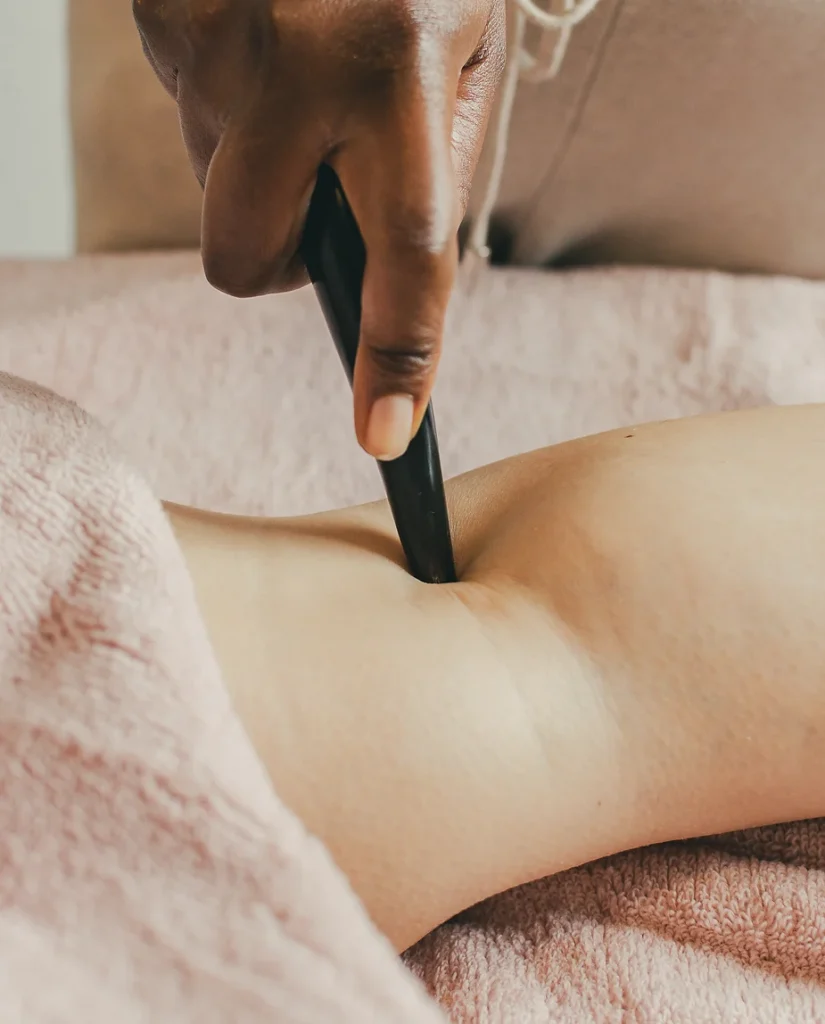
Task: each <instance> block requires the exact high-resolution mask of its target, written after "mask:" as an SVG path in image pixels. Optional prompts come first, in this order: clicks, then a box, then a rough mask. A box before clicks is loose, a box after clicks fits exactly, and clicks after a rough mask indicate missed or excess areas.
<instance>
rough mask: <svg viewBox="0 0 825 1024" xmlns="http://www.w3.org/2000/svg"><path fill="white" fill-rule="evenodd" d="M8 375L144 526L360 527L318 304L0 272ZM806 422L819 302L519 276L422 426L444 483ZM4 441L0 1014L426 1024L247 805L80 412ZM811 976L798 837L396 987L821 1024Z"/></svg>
mask: <svg viewBox="0 0 825 1024" xmlns="http://www.w3.org/2000/svg"><path fill="white" fill-rule="evenodd" d="M0 360H2V362H1V363H0V365H2V366H4V367H5V368H7V369H10V370H12V371H13V372H15V373H18V374H21V375H23V376H26V377H31V378H33V379H36V380H38V381H40V382H42V383H45V384H48V385H50V386H52V387H55V388H56V389H57V390H59V391H60V392H61V393H63V394H66V395H68V396H70V397H72V398H75V399H77V400H79V401H81V402H82V403H83V404H84V405H85V406H87V407H88V408H89V409H91V410H92V411H94V412H95V413H96V414H97V415H99V416H100V417H101V419H103V421H104V422H105V423H106V425H107V426H108V427H110V428H111V430H112V432H113V433H114V434H115V435H116V436H117V438H118V440H119V442H120V443H121V444H122V445H123V447H124V448H126V449H127V450H128V452H129V453H130V456H131V458H132V460H133V461H134V462H135V463H136V464H137V465H139V466H140V467H141V469H142V470H143V471H144V472H145V473H146V474H147V476H148V477H149V478H150V480H151V482H152V484H153V485H154V487H156V488H157V489H158V491H159V492H160V493H161V494H162V495H163V496H164V497H169V498H174V499H177V500H181V501H189V502H193V503H197V504H203V505H208V506H212V507H218V508H226V509H233V510H237V511H248V512H271V513H284V512H300V511H308V510H312V509H316V508H321V507H325V506H330V505H337V504H344V503H347V502H351V501H355V500H360V499H361V498H365V497H371V496H376V495H377V494H378V493H379V487H378V485H377V481H376V479H375V474H374V467H373V466H372V465H371V463H370V462H369V460H368V459H366V458H361V457H360V456H359V455H358V453H357V452H356V451H355V449H354V447H353V445H352V441H351V434H350V432H349V403H348V395H347V392H346V387H345V385H344V383H343V377H342V372H341V369H340V367H339V366H338V364H337V361H336V357H335V355H334V352H333V351H332V346H331V344H330V342H329V340H328V338H327V337H326V335H325V333H324V328H323V325H322V323H321V320H320V317H319V316H318V313H317V310H316V309H315V305H314V301H313V299H312V296H311V295H310V294H309V293H299V294H297V295H291V296H286V297H282V298H278V299H272V300H261V301H256V302H248V303H238V302H233V301H231V300H229V299H226V298H224V297H222V296H220V295H217V294H215V293H213V292H211V291H210V290H209V289H208V288H207V287H206V286H205V285H204V284H203V282H202V279H201V275H200V272H199V269H198V266H197V259H196V257H193V256H188V255H183V256H161V257H150V258H146V257H143V258H126V259H122V258H121V259H100V260H81V261H76V262H74V263H72V264H68V265H64V266H49V265H9V266H7V267H5V268H0ZM810 400H825V285H820V284H814V283H805V282H797V281H789V280H760V279H757V278H746V279H735V278H730V277H725V276H721V275H715V274H699V273H681V272H658V271H644V270H636V271H621V270H616V271H605V272H602V271H590V272H584V273H575V274H565V275H558V276H554V275H545V274H538V273H529V272H510V271H508V272H496V273H491V274H490V275H488V276H487V277H486V278H484V279H483V281H482V282H481V285H480V286H479V287H478V288H477V290H476V292H475V293H474V295H472V296H471V297H468V296H466V295H462V294H459V295H458V296H457V299H456V303H455V308H454V310H453V331H452V334H451V344H450V346H449V347H448V350H447V353H446V357H445V363H444V370H443V374H442V379H441V384H440V387H439V394H438V397H437V403H438V404H437V413H438V419H439V429H440V435H441V440H442V448H443V455H444V459H445V463H446V466H447V468H448V470H449V471H450V472H454V471H457V470H459V469H463V468H466V467H468V466H470V465H474V464H478V463H479V462H482V461H489V460H491V459H493V458H497V457H500V456H503V455H507V454H510V453H512V452H514V451H518V450H523V449H525V448H528V447H533V446H537V445H541V444H546V443H548V442H551V441H555V440H560V439H562V438H564V437H569V436H572V435H575V434H579V433H583V432H587V431H591V430H596V429H602V428H606V427H610V426H613V425H616V424H618V423H624V422H628V421H638V420H643V419H650V418H658V417H663V416H674V415H685V414H690V413H695V412H701V411H703V410H710V409H724V408H734V407H737V406H742V405H754V404H764V403H767V402H785V403H791V402H799V401H810ZM38 409H39V411H37V410H38ZM2 416H3V420H2V424H0V426H1V427H2V434H0V444H3V445H4V449H3V451H4V459H3V460H0V464H4V468H3V469H2V472H3V473H4V480H3V484H2V488H0V497H2V498H3V499H4V500H3V503H2V504H0V515H1V516H2V521H1V522H0V529H3V530H5V532H6V543H5V544H4V545H3V546H2V548H0V550H3V551H4V553H5V554H6V557H7V558H8V559H9V560H10V561H11V560H14V562H15V564H14V565H12V566H10V567H8V568H7V571H6V574H5V579H6V581H7V587H8V589H9V592H10V593H14V594H15V597H14V598H11V597H10V598H9V599H8V600H7V606H6V607H4V610H3V614H4V615H5V617H6V618H7V619H9V621H10V622H11V627H10V628H8V629H7V630H6V631H5V633H4V635H5V636H6V637H7V645H6V646H7V648H8V650H6V648H5V647H0V651H2V652H3V653H4V654H7V657H6V664H7V665H8V666H9V668H7V670H6V672H5V673H2V674H0V686H2V690H1V691H0V692H2V693H3V694H4V699H3V704H2V706H0V729H2V734H3V735H4V737H6V742H7V743H10V742H14V743H15V744H17V746H16V747H15V752H14V753H11V752H10V753H7V756H6V757H5V758H4V769H3V770H4V771H5V776H4V780H5V786H4V787H3V791H2V800H3V802H2V806H3V807H4V809H6V811H7V814H9V815H10V814H14V815H15V819H14V821H9V820H8V819H7V821H6V822H5V823H4V824H5V828H4V829H3V831H2V834H0V842H2V844H3V848H4V850H5V851H6V858H5V859H6V864H7V867H6V870H5V872H4V873H3V874H2V875H0V877H3V878H5V877H8V878H10V879H13V882H12V885H11V886H8V885H7V886H6V901H5V904H4V905H5V908H6V909H5V911H4V912H3V913H2V914H0V943H2V945H0V949H2V950H3V953H4V962H5V963H6V964H8V965H9V974H8V976H7V978H6V979H4V982H3V986H2V988H0V998H1V997H2V993H3V991H15V992H16V991H19V992H20V993H21V994H22V995H25V996H26V998H28V999H29V1000H30V1002H29V1004H28V1005H27V1009H30V1010H31V1012H30V1013H28V1014H23V1015H22V1016H21V1017H20V1019H23V1020H26V1021H34V1022H38V1021H41V1020H43V1021H47V1020H48V1021H52V1020H55V1021H57V1020H76V1019H89V1020H95V1019H97V1018H98V1017H100V1018H101V1019H102V1018H103V1017H104V1014H105V1015H106V1019H109V1018H111V1017H112V1016H113V1015H114V1019H117V1020H119V1021H120V1020H123V1021H130V1020H144V1019H145V1020H148V1019H158V1020H161V1019H162V1020H189V1019H193V1020H194V1019H198V1020H207V1021H208V1020H221V1021H223V1020H226V1021H230V1020H231V1021H233V1022H234V1021H245V1020H259V1019H260V1020H264V1019H266V1020H277V1021H279V1022H280V1021H291V1020H296V1021H297V1020H301V1021H311V1022H315V1021H338V1020H341V1021H347V1020H350V1019H352V1020H355V1019H357V1020H359V1021H362V1020H363V1021H368V1020H384V1019H386V1020H393V1021H403V1020H418V1019H419V1017H418V1016H416V1014H418V1015H420V1019H422V1020H429V1019H433V1018H432V1012H434V1011H432V1009H430V1010H428V1009H427V1008H425V1006H424V1005H423V1004H422V1002H421V1000H420V997H419V993H418V992H417V991H416V990H415V988H414V987H412V986H411V985H410V983H409V979H408V978H406V977H405V976H404V975H403V973H402V972H399V970H398V968H397V962H396V961H394V959H393V958H392V957H391V956H390V955H389V954H388V952H387V950H386V949H385V948H384V947H383V946H382V944H381V943H380V941H378V940H376V938H375V936H374V935H373V934H372V932H371V930H370V928H369V926H368V925H367V924H366V923H365V921H364V919H363V915H361V914H360V912H359V911H358V908H357V907H356V906H355V904H354V901H353V900H352V898H351V897H350V896H349V895H348V893H347V891H346V887H345V886H344V885H343V883H342V882H341V880H340V879H339V878H338V877H337V876H336V875H335V873H334V871H333V870H332V869H331V867H330V865H329V863H328V861H327V859H326V857H325V855H324V854H323V851H321V850H319V849H318V847H317V845H314V844H312V843H311V842H309V841H308V840H307V839H306V838H305V837H304V836H303V834H302V832H301V830H300V828H299V827H298V825H297V824H296V823H295V822H294V821H293V820H292V819H291V818H290V816H289V815H288V814H287V813H286V812H285V811H284V809H283V808H282V807H281V806H280V805H279V804H278V802H277V799H276V798H275V797H274V796H273V794H272V793H271V791H270V790H269V788H268V787H267V785H266V782H265V781H264V780H263V778H262V776H261V772H260V769H259V767H258V765H257V762H256V761H255V759H254V756H253V755H252V754H251V752H250V750H249V748H248V746H247V744H246V742H245V740H244V738H243V736H242V735H241V734H240V732H239V729H238V726H237V724H236V722H235V719H234V718H233V717H232V715H231V713H230V712H229V710H228V708H227V704H226V698H225V695H224V692H223V689H222V687H221V685H220V681H219V679H218V677H217V673H216V671H215V668H214V665H213V663H212V659H211V655H209V653H208V649H207V647H206V644H205V641H204V638H203V635H202V632H201V627H200V624H199V623H198V621H197V618H196V616H195V615H194V612H193V610H192V605H191V595H190V593H189V588H188V583H187V581H186V579H185V574H184V572H183V568H182V566H181V564H180V559H179V556H178V555H177V553H176V551H175V549H174V544H173V542H172V539H171V538H170V536H169V534H168V530H167V529H166V526H165V523H164V522H163V519H162V517H161V516H160V514H159V512H158V509H157V507H156V505H154V503H153V501H152V499H151V497H150V495H149V492H148V490H147V489H146V488H144V487H143V485H142V484H140V482H139V480H138V479H137V478H136V477H135V475H134V474H132V473H130V472H129V471H128V470H127V469H126V468H125V465H124V463H123V462H122V461H120V460H119V459H118V458H116V457H114V456H112V455H111V454H110V452H109V449H108V447H107V445H106V443H105V440H104V439H103V437H102V435H101V434H100V432H99V431H97V430H96V429H95V428H93V427H91V426H88V425H84V424H85V421H84V420H83V419H82V417H80V416H79V414H77V413H76V412H73V411H71V412H70V411H68V407H66V406H63V405H60V404H59V403H55V402H54V401H45V402H44V400H43V399H42V398H39V397H37V396H34V395H32V394H31V393H28V392H20V391H19V390H18V391H15V392H13V393H11V397H9V398H5V399H4V402H3V407H2ZM21 438H27V440H21ZM15 439H16V440H15ZM15 446H16V447H15ZM14 453H18V454H14ZM72 465H73V466H74V467H75V470H74V474H71V473H69V471H68V467H70V466H72ZM27 467H33V475H32V474H31V473H30V472H29V469H27ZM30 477H31V479H30ZM19 480H25V482H26V487H28V488H29V489H32V488H33V490H32V492H31V493H32V494H33V495H34V497H32V498H27V497H25V494H27V493H29V492H28V491H26V490H25V488H23V487H22V486H21V485H19V483H17V482H15V481H19ZM74 489H79V492H80V493H75V490H74ZM18 493H19V494H20V495H21V497H20V501H19V502H17V503H15V502H14V501H13V500H12V499H9V498H6V495H7V494H10V495H14V494H18ZM61 494H69V495H70V498H69V500H68V501H67V500H61V499H60V495H61ZM138 523H142V524H143V525H142V526H140V527H138ZM34 528H36V529H37V530H38V531H40V533H39V534H38V537H39V536H42V535H44V534H45V536H46V538H51V543H49V544H43V543H40V541H39V540H38V542H37V543H36V544H34V543H32V542H29V541H28V540H27V538H28V537H29V534H30V533H31V531H32V530H33V529H34ZM58 538H59V541H58ZM18 577H19V579H20V580H21V581H26V582H25V583H21V584H20V586H18V585H17V583H16V581H17V579H18ZM12 579H14V580H15V586H14V589H12V586H11V584H10V583H9V582H8V581H9V580H12ZM173 607H174V608H175V613H174V616H172V615H171V612H170V609H171V608H173ZM170 619H171V620H172V621H175V623H176V632H175V633H174V635H170V631H169V630H170V627H169V622H170ZM67 623H68V625H67ZM43 637H45V638H46V639H45V640H44V639H43ZM89 637H91V639H88V638H89ZM78 638H79V639H78ZM84 638H85V639H84ZM24 684H25V685H24ZM21 748H22V749H21ZM13 787H18V792H15V790H14V788H13ZM59 790H60V791H61V792H59ZM24 807H25V808H26V809H25V811H21V808H24ZM56 837H59V838H56ZM12 929H14V931H15V935H14V940H13V941H11V940H10V938H7V936H9V937H10V935H11V930H12ZM824 943H825V828H823V825H822V824H821V823H818V822H815V823H805V824H796V825H790V826H785V827H781V828H775V829H765V830H761V831H759V832H756V833H749V834H747V835H737V836H731V837H724V838H723V839H717V840H705V841H700V842H695V843H685V844H673V845H670V846H667V847H664V848H659V849H654V850H649V851H645V852H642V853H633V854H627V855H624V856H621V857H617V858H613V859H611V860H609V861H607V862H605V863H603V864H597V865H593V866H590V867H587V868H583V869H580V870H578V871H573V872H569V873H567V874H565V875H562V876H560V877H558V878H554V879H549V880H547V881H543V882H541V883H537V884H535V885H532V886H527V887H524V888H523V889H520V890H518V891H516V892H513V893H510V894H506V895H504V896H500V897H497V898H495V899H493V900H491V901H489V902H488V903H487V904H484V905H483V906H481V907H478V908H475V909H474V910H472V911H470V912H468V913H466V914H465V915H462V917H461V918H459V919H458V920H456V921H454V922H451V923H450V924H448V925H445V926H444V927H442V928H441V929H439V930H438V931H437V932H436V933H435V934H434V935H432V936H430V937H429V938H427V939H426V940H425V941H424V942H422V943H421V944H420V945H419V946H418V947H416V948H415V949H414V950H412V951H410V953H409V954H408V955H407V957H406V958H405V962H406V965H407V966H408V967H409V968H410V969H411V971H412V973H414V974H417V975H418V976H419V978H421V979H422V980H423V981H424V983H425V985H426V987H427V988H428V989H429V991H430V992H431V993H432V994H433V995H434V996H435V998H436V999H437V1000H438V1001H439V1002H440V1003H441V1004H442V1006H443V1007H444V1008H445V1010H446V1011H447V1013H448V1015H449V1016H450V1017H451V1018H452V1020H454V1021H456V1022H475V1021H480V1022H484V1024H488V1022H489V1024H505V1022H508V1024H509V1022H513V1024H531V1022H535V1024H539V1022H548V1024H549V1022H553V1024H574V1022H575V1024H580V1022H583V1021H595V1022H599V1024H601V1022H605V1024H607V1022H610V1024H612V1022H617V1024H618V1022H624V1021H635V1022H651V1024H660V1022H678V1024H701V1022H708V1024H710V1022H713V1024H717V1022H719V1021H725V1022H726V1024H728V1022H748V1024H752V1022H757V1024H762V1022H765V1024H767V1022H785V1021H787V1022H789V1024H790V1022H794V1024H797V1022H799V1024H814V1022H823V1021H825V948H823V944H824ZM42 978H48V979H49V984H48V985H44V984H42V981H41V979H42ZM310 979H311V984H310ZM12 982H13V983H14V988H11V987H9V986H10V985H11V984H12ZM84 998H85V999H87V1000H92V999H97V1000H100V1003H97V1004H96V1003H93V1002H88V1001H87V1002H86V1003H85V1004H84V1003H83V1002H82V999H84ZM32 1000H37V1001H38V1003H34V1002H32ZM394 1000H396V1002H394ZM76 1007H82V1008H84V1009H85V1007H90V1009H89V1010H88V1012H85V1013H84V1012H75V1008H76ZM382 1013H383V1015H384V1016H381V1014H382ZM428 1013H429V1014H430V1016H428ZM210 1015H211V1016H210ZM348 1015H349V1016H348ZM3 1019H5V1016H4V1018H3Z"/></svg>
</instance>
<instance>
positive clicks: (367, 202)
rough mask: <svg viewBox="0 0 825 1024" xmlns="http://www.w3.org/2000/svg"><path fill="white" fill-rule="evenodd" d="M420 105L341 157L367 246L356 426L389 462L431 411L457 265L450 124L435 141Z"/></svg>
mask: <svg viewBox="0 0 825 1024" xmlns="http://www.w3.org/2000/svg"><path fill="white" fill-rule="evenodd" d="M419 113H420V112H419V111H418V110H412V111H410V110H405V111H404V112H403V113H400V112H399V113H397V114H396V116H395V117H394V118H392V121H391V123H392V126H393V130H392V132H391V133H390V134H389V135H385V134H384V133H377V134H371V135H370V136H369V137H368V138H367V139H366V140H365V141H364V142H363V143H362V144H361V145H358V146H348V147H347V148H346V150H345V151H343V152H342V153H341V154H340V157H339V158H337V159H336V160H335V163H336V169H337V171H338V173H339V176H340V178H341V181H342V184H343V186H344V191H345V192H346V194H347V196H348V198H349V201H350V204H351V206H352V209H353V213H354V215H355V218H356V220H357V221H358V224H359V226H360V228H361V232H362V234H363V236H364V243H365V246H366V251H367V263H366V271H365V275H364V287H363V293H362V313H361V338H360V344H359V349H358V358H357V360H356V366H355V377H354V380H353V390H354V402H355V429H356V433H357V436H358V440H359V442H360V443H361V446H362V447H363V448H364V449H365V450H366V451H367V452H368V453H369V454H370V455H372V456H374V457H375V458H377V459H382V460H386V461H388V460H391V459H395V458H398V457H399V456H401V455H403V454H404V452H405V451H406V449H407V446H408V445H409V442H410V441H411V440H412V438H413V437H414V436H415V434H416V433H417V431H418V428H419V427H420V425H421V421H422V420H423V418H424V415H425V413H426V411H427V405H428V403H429V400H430V392H431V391H432V387H433V383H434V381H435V375H436V371H437V369H438V362H439V358H440V355H441V345H442V336H443V333H444V321H445V317H446V311H447V306H448V303H449V300H450V294H451V292H452V287H453V283H454V280H455V274H456V268H457V264H458V241H457V230H458V221H459V217H460V204H459V200H458V191H457V187H456V182H455V171H454V167H453V163H452V155H451V148H450V137H449V131H448V130H445V131H444V132H443V137H442V138H440V139H438V140H436V141H435V144H434V140H433V138H432V133H431V129H430V126H429V125H428V124H426V118H425V117H420V116H418V115H419ZM422 121H423V122H425V123H423V124H422V123H421V122H422ZM417 128H418V129H420V130H419V131H417V130H416V129H417ZM398 134H401V135H402V137H401V138H399V137H397V135H398Z"/></svg>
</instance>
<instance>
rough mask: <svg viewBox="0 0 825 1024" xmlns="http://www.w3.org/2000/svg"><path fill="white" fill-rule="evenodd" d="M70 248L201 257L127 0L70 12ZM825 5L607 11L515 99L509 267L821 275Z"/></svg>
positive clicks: (170, 121) (504, 200) (666, 4)
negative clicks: (74, 238)
mask: <svg viewBox="0 0 825 1024" xmlns="http://www.w3.org/2000/svg"><path fill="white" fill-rule="evenodd" d="M69 2H70V7H71V43H72V113H73V120H74V132H75V148H76V176H77V223H78V241H79V247H80V249H81V250H83V251H90V250H91V251H94V250H97V251H99V250H105V249H110V250H111V249H114V250H118V249H134V248H146V247H175V246H180V247H182V246H188V245H195V244H197V241H198V225H199V208H200V194H199V189H198V186H197V184H196V183H195V180H194V176H193V175H192V173H191V171H190V170H189V167H188V164H187V161H186V157H185V154H184V151H183V145H182V143H181V141H180V138H179V133H178V127H177V119H176V113H175V109H174V104H173V103H172V102H171V101H170V100H169V99H168V98H167V97H166V95H165V93H164V92H163V91H162V89H161V88H160V86H159V85H158V84H157V82H156V81H155V79H154V76H153V75H152V73H151V71H150V69H149V67H148V64H147V63H146V61H145V59H144V57H143V55H142V52H141V48H140V43H139V40H138V36H137V31H136V30H135V28H134V25H133V24H132V20H131V14H130V4H129V3H128V0H69ZM823 38H825V6H823V4H822V2H821V0H794V2H793V3H784V4H783V3H776V2H775V0H602V2H601V4H600V5H599V6H598V7H597V8H596V11H595V13H594V14H593V15H591V16H590V18H588V19H587V20H586V21H585V22H584V23H583V24H582V25H581V26H580V27H579V28H578V29H577V30H576V32H575V33H574V35H573V41H572V45H571V48H570V52H569V54H568V58H567V61H566V62H565V65H564V68H563V71H562V74H561V76H560V78H559V79H558V80H557V81H555V82H551V83H548V84H547V85H544V86H529V85H525V86H524V87H523V88H522V91H521V93H520V95H519V100H518V105H517V108H516V113H515V120H514V125H513V134H512V140H511V148H510V157H509V161H508V165H507V174H506V178H505V182H504V189H503V191H502V195H501V204H500V214H501V215H502V217H503V219H504V221H505V222H506V225H507V226H508V227H509V229H510V230H511V231H512V232H513V233H514V235H515V245H514V248H513V258H514V259H515V261H516V262H519V263H542V262H546V261H551V260H555V261H562V262H574V263H575V262H579V263H592V262H605V261H606V262H624V263H629V262H635V263H651V264H671V265H684V266H715V267H721V268H725V269H734V270H745V271H748V270H753V271H762V272H773V273H776V272H778V273H786V274H795V275H800V276H809V277H825V201H823V199H822V196H823V195H825V114H824V113H823V111H825V61H824V60H823V59H822V57H821V49H822V47H821V41H822V39H823Z"/></svg>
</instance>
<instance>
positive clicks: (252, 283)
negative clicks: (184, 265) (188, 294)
mask: <svg viewBox="0 0 825 1024" xmlns="http://www.w3.org/2000/svg"><path fill="white" fill-rule="evenodd" d="M203 272H204V275H205V276H206V280H207V281H208V282H209V284H211V285H212V287H213V288H217V289H218V291H221V292H225V293H226V294H227V295H231V296H233V298H236V299H248V298H252V297H253V296H256V295H262V294H264V293H265V292H267V291H269V290H270V279H271V272H270V270H269V268H267V267H265V266H262V265H260V264H252V263H249V262H248V261H245V260H240V259H237V258H236V257H235V256H234V255H233V254H228V253H226V252H223V251H219V250H208V249H205V250H204V251H203Z"/></svg>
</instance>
